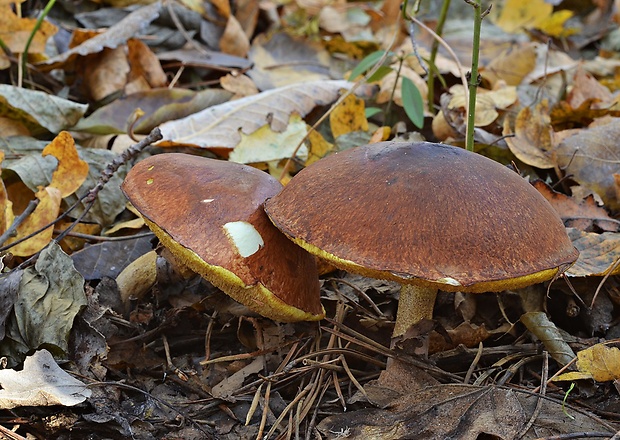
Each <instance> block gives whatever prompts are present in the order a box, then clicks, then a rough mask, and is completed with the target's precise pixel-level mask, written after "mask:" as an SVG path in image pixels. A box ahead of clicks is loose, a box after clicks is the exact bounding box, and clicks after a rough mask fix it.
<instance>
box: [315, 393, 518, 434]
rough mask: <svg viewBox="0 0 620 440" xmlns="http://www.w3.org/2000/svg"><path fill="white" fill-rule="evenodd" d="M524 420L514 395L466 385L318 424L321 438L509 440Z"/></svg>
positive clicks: (402, 399)
mask: <svg viewBox="0 0 620 440" xmlns="http://www.w3.org/2000/svg"><path fill="white" fill-rule="evenodd" d="M526 421H527V419H526V416H525V413H524V411H523V409H522V408H521V405H520V403H519V401H518V400H517V398H516V396H515V394H514V393H513V392H512V391H508V390H504V389H500V388H494V387H476V386H468V385H438V386H431V387H428V388H425V389H422V390H417V391H416V392H415V393H411V394H406V395H404V396H402V397H400V398H398V399H397V400H395V401H393V402H392V404H391V405H390V407H389V409H388V410H384V409H366V410H360V411H354V412H351V413H344V414H341V415H337V416H330V417H327V418H325V419H323V421H322V422H321V423H320V424H319V425H318V429H319V431H320V432H321V434H322V435H324V438H328V439H337V438H347V439H364V440H367V439H377V440H378V439H382V440H389V439H402V438H425V439H437V440H439V439H445V438H458V439H461V440H475V439H477V438H479V436H480V435H482V434H486V435H489V436H492V437H494V438H501V439H506V440H507V439H512V438H515V437H516V435H517V433H518V432H519V430H520V429H521V428H522V427H523V426H524V424H525V423H526Z"/></svg>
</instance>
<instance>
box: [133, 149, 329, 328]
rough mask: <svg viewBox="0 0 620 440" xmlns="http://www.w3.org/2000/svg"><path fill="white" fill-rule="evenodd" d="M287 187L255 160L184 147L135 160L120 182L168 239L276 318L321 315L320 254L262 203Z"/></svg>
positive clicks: (186, 259) (238, 296)
mask: <svg viewBox="0 0 620 440" xmlns="http://www.w3.org/2000/svg"><path fill="white" fill-rule="evenodd" d="M281 188H282V186H281V185H280V183H279V182H278V181H277V180H275V179H274V178H272V177H271V176H269V175H268V174H266V173H264V172H262V171H260V170H257V169H255V168H252V167H249V166H246V165H240V164H236V163H233V162H226V161H221V160H215V159H207V158H203V157H198V156H191V155H187V154H178V153H172V154H160V155H156V156H151V157H149V158H147V159H145V160H143V161H141V162H139V163H137V164H136V165H135V166H134V167H133V168H132V169H131V171H130V172H129V174H128V175H127V178H126V179H125V182H124V183H123V185H122V190H123V192H124V193H125V195H126V196H127V198H128V199H129V200H130V201H131V203H132V204H133V205H134V206H135V207H136V209H137V210H138V211H139V212H140V214H141V215H142V216H143V218H144V220H145V222H146V223H147V225H148V226H149V227H150V228H151V229H152V230H153V232H154V233H155V235H157V237H158V238H159V239H160V241H161V242H162V243H163V244H164V246H166V247H167V248H169V249H170V250H171V251H172V253H173V254H174V255H175V256H176V257H177V258H179V259H180V260H181V261H182V262H183V263H184V264H186V265H187V266H188V267H189V268H190V269H192V270H193V271H195V272H197V273H199V274H200V275H202V276H203V277H204V278H206V279H207V280H209V281H210V282H211V283H212V284H214V285H215V286H217V287H219V288H220V289H222V290H223V291H224V292H226V293H227V294H228V295H230V296H231V297H232V298H234V299H235V300H237V301H239V302H240V303H242V304H245V305H246V306H248V307H249V308H250V309H252V310H254V311H255V312H257V313H259V314H261V315H263V316H266V317H269V318H272V319H274V320H277V321H302V320H308V321H311V320H319V319H321V318H322V317H323V316H324V311H323V307H322V306H321V303H320V293H319V280H318V273H317V269H316V263H315V259H314V257H313V256H312V255H310V254H308V253H307V252H306V251H305V250H303V249H301V248H299V247H298V246H296V245H295V244H294V243H292V242H291V241H290V240H288V239H287V238H286V237H285V236H284V235H283V234H282V233H281V232H280V231H278V230H277V229H276V228H275V227H274V226H273V225H272V224H271V222H270V221H269V219H268V218H267V216H266V215H265V212H264V210H263V202H264V201H265V199H266V198H268V197H272V196H274V195H275V194H277V193H278V192H279V191H280V190H281Z"/></svg>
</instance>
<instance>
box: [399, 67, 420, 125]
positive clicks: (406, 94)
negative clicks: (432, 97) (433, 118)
mask: <svg viewBox="0 0 620 440" xmlns="http://www.w3.org/2000/svg"><path fill="white" fill-rule="evenodd" d="M402 91H403V107H404V108H405V113H407V116H408V117H409V119H410V120H411V122H413V125H415V126H416V127H418V128H422V127H423V126H424V102H423V101H422V95H421V94H420V91H419V90H418V88H417V87H416V86H415V84H414V83H413V81H411V80H410V79H409V78H405V77H403V89H402Z"/></svg>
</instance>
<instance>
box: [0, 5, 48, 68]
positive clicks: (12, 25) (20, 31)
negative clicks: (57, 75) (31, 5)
mask: <svg viewBox="0 0 620 440" xmlns="http://www.w3.org/2000/svg"><path fill="white" fill-rule="evenodd" d="M36 22H37V19H36V18H23V17H18V16H17V15H16V14H15V12H14V10H13V8H12V6H11V5H10V4H0V41H2V42H3V44H4V45H5V47H6V48H7V49H8V50H9V51H10V52H11V53H13V54H18V53H24V49H25V47H26V43H27V42H28V40H29V39H30V38H31V34H32V33H33V31H34V28H35V23H36ZM57 31H58V28H57V27H56V26H54V25H53V24H52V23H50V22H49V21H47V20H45V21H42V22H41V25H40V27H39V28H38V29H37V31H36V32H35V33H34V35H32V42H31V44H30V48H29V50H28V53H29V54H43V53H44V52H45V44H46V43H47V40H48V38H50V37H51V36H53V35H54V34H55V33H56V32H57ZM4 58H5V54H4V53H2V54H1V55H0V68H6V67H8V66H7V65H4V63H3V62H2V60H3V59H4Z"/></svg>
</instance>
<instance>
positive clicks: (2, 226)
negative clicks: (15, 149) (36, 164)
mask: <svg viewBox="0 0 620 440" xmlns="http://www.w3.org/2000/svg"><path fill="white" fill-rule="evenodd" d="M3 160H4V151H0V164H1V163H2V161H3ZM1 173H2V168H0V174H1ZM14 218H15V216H14V215H13V203H12V202H11V201H10V200H9V196H8V194H7V192H6V187H5V186H4V181H3V180H2V179H0V234H4V232H5V231H6V230H7V229H8V228H9V226H11V224H12V223H13V220H14Z"/></svg>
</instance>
